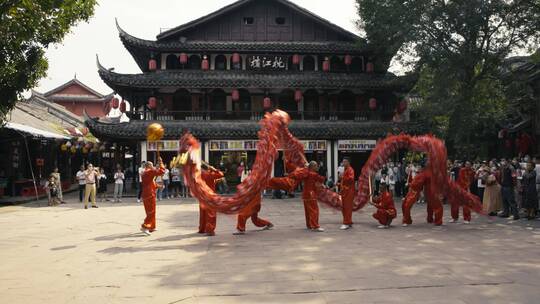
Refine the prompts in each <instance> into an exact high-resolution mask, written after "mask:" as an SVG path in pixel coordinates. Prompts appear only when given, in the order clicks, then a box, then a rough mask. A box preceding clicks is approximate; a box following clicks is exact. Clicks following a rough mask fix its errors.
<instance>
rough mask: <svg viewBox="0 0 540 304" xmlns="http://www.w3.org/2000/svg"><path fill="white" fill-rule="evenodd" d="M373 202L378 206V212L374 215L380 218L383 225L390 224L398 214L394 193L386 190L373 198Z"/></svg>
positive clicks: (377, 218)
mask: <svg viewBox="0 0 540 304" xmlns="http://www.w3.org/2000/svg"><path fill="white" fill-rule="evenodd" d="M373 203H374V204H375V207H377V212H375V213H373V217H374V218H375V219H376V220H378V221H379V223H381V225H384V226H388V225H390V223H392V220H393V219H395V218H396V214H397V212H396V207H395V206H394V198H393V197H392V193H390V192H389V191H384V192H383V193H382V194H381V195H380V196H379V197H377V198H374V199H373Z"/></svg>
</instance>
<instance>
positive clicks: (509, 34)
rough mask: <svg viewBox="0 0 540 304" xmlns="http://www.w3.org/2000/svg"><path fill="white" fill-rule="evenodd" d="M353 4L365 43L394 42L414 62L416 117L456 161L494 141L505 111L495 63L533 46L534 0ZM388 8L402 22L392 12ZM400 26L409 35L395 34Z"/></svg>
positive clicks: (537, 31) (537, 32) (537, 33)
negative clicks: (443, 142)
mask: <svg viewBox="0 0 540 304" xmlns="http://www.w3.org/2000/svg"><path fill="white" fill-rule="evenodd" d="M357 3H358V7H359V13H360V18H361V19H362V20H361V22H360V23H361V24H365V25H366V26H364V27H363V29H364V30H365V31H366V37H367V38H368V41H369V42H374V43H376V45H378V48H380V49H382V48H384V47H385V45H386V47H387V48H388V49H390V50H393V51H395V50H396V49H399V45H401V50H402V51H405V52H406V55H408V56H409V57H414V58H416V60H415V61H414V68H415V70H416V71H417V72H419V73H420V81H419V82H418V85H417V88H416V92H417V93H418V94H419V95H420V96H421V97H422V99H423V102H421V104H419V105H416V106H415V109H414V110H416V112H417V113H418V115H419V119H420V120H421V121H422V122H424V123H425V124H426V126H427V127H429V128H430V129H431V130H433V132H434V133H436V134H437V135H439V136H443V138H445V139H446V142H447V144H448V145H449V148H450V151H451V152H452V151H453V152H454V153H456V154H459V155H458V156H459V157H470V156H473V155H477V154H478V153H479V151H478V146H479V145H480V144H482V143H485V142H487V141H488V140H489V139H491V138H494V135H495V134H496V123H497V122H498V121H499V120H500V119H502V118H503V117H504V116H505V113H506V110H507V105H506V102H505V98H504V94H503V89H502V85H501V81H500V66H501V63H502V61H503V60H504V59H505V58H506V57H507V56H509V55H510V54H512V53H513V52H515V51H517V50H524V49H531V48H536V47H537V46H538V43H539V42H540V1H538V0H490V1H488V0H425V1H423V0H416V1H414V0H409V1H399V0H380V1H375V0H357ZM368 9H369V10H372V11H371V12H367V11H365V10H368ZM393 9H397V11H396V14H403V18H400V17H399V15H397V16H396V15H395V14H394V15H392V10H393ZM385 15H386V16H387V18H385V17H384V16H385ZM388 22H391V23H392V24H391V25H388V24H386V23H388ZM368 25H369V26H368ZM400 26H403V27H404V28H405V29H408V30H406V31H402V32H396V29H398V28H399V27H400ZM395 33H398V35H397V36H393V35H394V34H395ZM381 37H382V38H381ZM385 37H387V38H385ZM407 46H409V47H407ZM382 54H383V57H385V56H387V54H386V53H382Z"/></svg>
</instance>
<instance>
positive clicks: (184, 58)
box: [179, 53, 188, 64]
mask: <svg viewBox="0 0 540 304" xmlns="http://www.w3.org/2000/svg"><path fill="white" fill-rule="evenodd" d="M179 58H180V64H187V62H188V56H187V54H186V53H182V54H180V57H179Z"/></svg>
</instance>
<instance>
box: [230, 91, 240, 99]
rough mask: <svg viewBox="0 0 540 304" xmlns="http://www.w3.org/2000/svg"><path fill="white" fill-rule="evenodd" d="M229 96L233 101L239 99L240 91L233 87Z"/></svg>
mask: <svg viewBox="0 0 540 304" xmlns="http://www.w3.org/2000/svg"><path fill="white" fill-rule="evenodd" d="M231 97H232V100H233V101H238V100H240V92H239V91H238V90H237V89H234V90H233V91H232V94H231Z"/></svg>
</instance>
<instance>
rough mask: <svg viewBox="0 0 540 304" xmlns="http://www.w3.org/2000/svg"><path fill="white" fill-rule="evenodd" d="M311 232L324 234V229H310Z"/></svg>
mask: <svg viewBox="0 0 540 304" xmlns="http://www.w3.org/2000/svg"><path fill="white" fill-rule="evenodd" d="M311 231H313V232H324V228H321V227H319V228H314V229H311Z"/></svg>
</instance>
